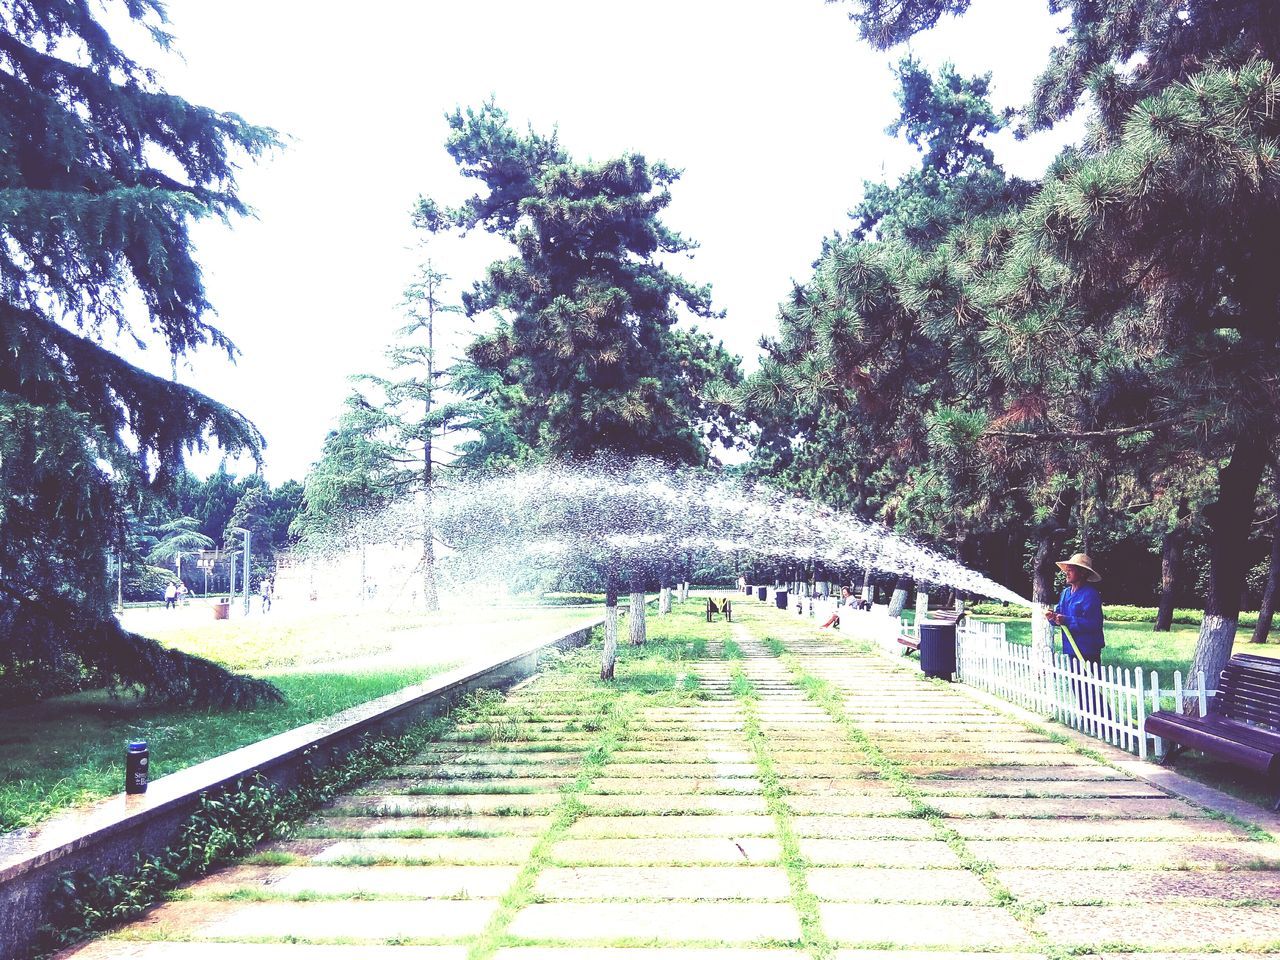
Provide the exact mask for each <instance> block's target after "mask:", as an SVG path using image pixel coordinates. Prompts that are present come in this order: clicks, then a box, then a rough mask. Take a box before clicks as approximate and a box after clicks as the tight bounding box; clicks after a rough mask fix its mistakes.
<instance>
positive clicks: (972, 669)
mask: <svg viewBox="0 0 1280 960" xmlns="http://www.w3.org/2000/svg"><path fill="white" fill-rule="evenodd" d="M994 626H999V627H1003V626H1004V625H1003V624H980V622H970V623H968V624H965V625H962V626H961V627H960V629H959V630H957V631H956V674H957V676H958V678H959V679H960V681H961V682H962V683H967V684H969V685H970V686H972V687H977V688H978V689H979V690H985V691H986V692H987V693H991V694H994V695H995V696H997V697H1001V698H1003V699H1005V700H1008V701H1010V702H1012V703H1016V704H1018V705H1019V706H1021V707H1025V708H1026V709H1028V710H1032V711H1034V712H1036V713H1039V714H1041V715H1043V716H1046V717H1052V718H1053V719H1055V720H1057V721H1059V722H1060V723H1064V724H1066V725H1067V726H1069V727H1072V728H1074V729H1076V730H1079V731H1081V732H1083V733H1086V734H1088V735H1090V736H1093V737H1097V738H1098V739H1100V740H1104V741H1106V742H1107V743H1110V744H1112V745H1113V746H1117V747H1120V748H1121V749H1123V750H1128V751H1129V752H1131V753H1136V754H1137V755H1138V756H1139V757H1141V758H1142V759H1144V760H1145V759H1146V757H1147V754H1148V744H1147V741H1148V739H1151V740H1154V748H1155V753H1156V755H1157V756H1158V755H1160V754H1162V753H1163V752H1164V745H1163V743H1162V742H1161V741H1160V739H1159V738H1158V737H1154V738H1149V737H1147V736H1146V734H1145V730H1146V718H1147V715H1148V714H1149V713H1151V712H1154V711H1155V710H1159V709H1160V708H1161V706H1162V701H1163V699H1164V698H1165V697H1169V696H1171V697H1172V698H1173V704H1172V706H1173V707H1174V708H1176V709H1182V708H1183V707H1184V706H1185V705H1186V704H1187V703H1188V702H1190V701H1191V700H1194V701H1195V702H1196V703H1197V704H1198V706H1199V711H1200V715H1201V716H1204V715H1205V713H1206V712H1207V710H1208V698H1209V697H1211V696H1213V695H1214V693H1215V691H1213V690H1207V689H1206V688H1205V682H1204V673H1203V672H1200V673H1199V674H1198V676H1197V680H1198V684H1197V686H1195V687H1192V688H1186V687H1184V686H1183V682H1182V673H1181V671H1177V672H1175V673H1174V675H1173V685H1172V689H1169V688H1162V685H1161V683H1160V677H1159V675H1158V674H1157V673H1156V671H1154V670H1151V671H1145V670H1144V669H1130V668H1127V667H1126V668H1124V669H1119V668H1117V667H1115V666H1113V665H1110V664H1106V665H1102V666H1099V665H1098V664H1093V663H1081V662H1080V661H1078V660H1074V659H1071V658H1068V657H1066V656H1064V655H1063V654H1061V653H1057V652H1055V653H1052V654H1051V655H1050V656H1049V657H1048V658H1047V659H1040V658H1037V657H1036V656H1034V655H1033V652H1032V648H1031V647H1028V646H1023V645H1021V644H1016V643H1010V642H1008V641H1007V640H1005V639H1004V637H1003V631H1001V633H1000V634H997V633H996V632H995V631H992V630H990V629H989V628H990V627H994ZM1056 632H1057V631H1055V633H1056Z"/></svg>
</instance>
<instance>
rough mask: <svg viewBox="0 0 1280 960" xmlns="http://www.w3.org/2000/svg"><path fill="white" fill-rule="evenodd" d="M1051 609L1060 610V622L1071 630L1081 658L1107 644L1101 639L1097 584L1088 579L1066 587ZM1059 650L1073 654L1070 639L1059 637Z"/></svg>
mask: <svg viewBox="0 0 1280 960" xmlns="http://www.w3.org/2000/svg"><path fill="white" fill-rule="evenodd" d="M1054 610H1055V611H1056V612H1058V613H1060V614H1062V619H1063V623H1064V624H1065V625H1066V627H1067V629H1068V630H1070V631H1071V636H1073V637H1074V638H1075V641H1076V646H1077V647H1079V648H1080V653H1081V654H1083V655H1084V656H1085V658H1093V657H1097V656H1099V655H1100V654H1101V653H1102V648H1103V647H1105V646H1106V645H1107V644H1106V641H1105V640H1103V639H1102V594H1100V593H1099V592H1098V588H1097V587H1095V586H1094V585H1093V584H1092V583H1082V584H1080V586H1078V587H1076V588H1075V589H1074V590H1073V589H1072V588H1071V587H1067V589H1065V590H1063V591H1062V598H1061V599H1060V600H1059V601H1058V605H1057V606H1056V607H1055V608H1054ZM1062 652H1063V653H1065V654H1066V655H1067V656H1069V657H1074V656H1075V651H1074V650H1072V649H1071V641H1069V640H1068V639H1067V638H1066V637H1065V636H1064V637H1063V638H1062Z"/></svg>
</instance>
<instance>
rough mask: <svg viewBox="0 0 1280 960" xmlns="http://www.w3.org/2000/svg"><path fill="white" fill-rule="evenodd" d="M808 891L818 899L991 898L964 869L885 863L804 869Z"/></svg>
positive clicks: (976, 900) (917, 900)
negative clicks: (884, 865)
mask: <svg viewBox="0 0 1280 960" xmlns="http://www.w3.org/2000/svg"><path fill="white" fill-rule="evenodd" d="M806 880H807V882H808V885H809V891H810V892H811V893H812V894H813V895H814V896H816V897H818V898H819V899H820V900H850V901H861V902H867V901H872V900H875V901H880V902H884V901H893V900H901V901H907V902H911V903H930V902H937V901H949V900H968V901H972V902H973V903H978V904H983V903H988V902H989V901H990V900H991V897H990V895H989V894H988V893H987V889H986V887H984V886H983V885H982V881H981V880H979V879H978V878H977V877H976V876H974V875H973V874H972V873H970V872H969V871H968V870H935V869H919V870H917V869H911V868H906V867H903V868H885V867H815V868H813V869H811V870H809V871H808V873H807V876H806Z"/></svg>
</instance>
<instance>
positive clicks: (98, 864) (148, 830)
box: [0, 618, 604, 960]
mask: <svg viewBox="0 0 1280 960" xmlns="http://www.w3.org/2000/svg"><path fill="white" fill-rule="evenodd" d="M603 622H604V621H603V618H600V619H598V620H592V621H589V622H587V623H586V624H584V626H582V627H580V628H578V629H576V630H573V631H572V632H570V633H566V634H564V635H563V636H560V637H557V638H556V639H554V640H551V641H542V642H539V643H537V644H534V645H531V646H530V647H528V648H526V649H525V650H523V651H521V652H519V653H517V654H515V655H514V656H511V657H508V658H507V659H505V660H502V661H499V662H497V663H492V664H487V665H485V666H481V667H476V666H466V667H461V668H459V669H456V670H451V671H448V672H447V673H444V674H441V675H440V676H438V677H433V678H432V679H430V680H428V681H427V682H426V683H422V684H418V685H416V686H412V687H406V688H405V689H404V690H400V691H398V692H396V693H392V694H388V695H387V696H385V697H380V698H379V699H377V700H372V701H370V702H368V703H364V704H361V705H359V706H356V707H352V708H351V709H349V710H345V711H343V712H342V713H339V714H335V715H334V716H332V717H327V718H325V719H324V720H318V721H316V722H315V723H310V724H307V725H306V726H304V727H298V728H297V729H295V730H289V731H287V732H285V733H281V734H277V735H276V736H274V737H269V738H268V739H266V740H261V741H259V742H257V743H253V744H250V745H248V746H246V747H241V748H240V749H238V750H234V751H232V752H231V753H228V754H225V755H223V756H221V757H215V758H213V759H212V760H206V761H205V762H204V763H200V764H196V765H195V766H193V767H188V768H186V769H185V770H179V771H178V772H177V773H173V774H170V775H169V776H167V777H161V778H160V779H158V780H156V781H154V782H152V783H151V784H150V785H149V787H148V789H147V792H146V793H144V794H134V795H125V794H123V793H121V794H119V795H117V796H116V797H114V798H112V799H110V800H104V801H102V802H101V803H99V804H96V805H94V806H92V807H88V808H85V809H82V810H75V811H71V812H69V813H66V814H63V815H61V816H59V817H56V818H55V819H53V820H50V821H48V822H46V823H43V824H40V825H39V826H37V827H32V828H29V829H25V830H17V831H15V832H13V833H8V834H4V835H2V836H0V960H22V958H24V957H27V956H29V955H30V954H31V952H32V950H33V949H34V947H35V941H36V935H37V932H38V931H39V929H40V928H41V927H42V926H44V925H46V924H48V923H49V922H50V920H51V909H52V903H53V897H54V894H55V893H56V892H57V890H58V886H59V882H58V881H59V877H60V876H61V875H62V874H64V873H67V872H76V871H81V870H89V871H91V872H93V873H94V874H96V875H98V876H103V875H109V874H113V873H120V872H122V871H125V870H127V869H129V868H130V867H131V866H132V864H133V861H134V856H135V855H136V854H138V853H142V854H154V853H159V852H160V851H162V850H163V849H165V848H166V847H169V846H172V845H173V844H174V843H175V842H176V841H177V840H178V838H179V837H180V835H181V831H182V828H183V826H184V825H185V823H186V822H187V820H188V819H189V818H190V817H191V815H192V814H193V813H194V812H195V811H196V809H197V808H198V806H199V802H200V797H201V795H202V794H207V793H217V792H219V791H221V790H225V789H226V788H228V787H229V786H231V785H232V784H234V783H235V782H236V781H237V780H240V779H242V778H245V777H250V776H253V775H255V774H257V775H260V776H262V777H263V778H264V779H266V780H268V781H270V782H272V783H275V784H279V785H281V786H283V787H286V788H287V787H291V786H293V785H294V784H296V783H297V782H298V780H299V779H300V776H301V772H302V770H303V769H304V764H306V765H310V766H311V767H313V768H316V767H319V768H323V767H325V766H328V765H330V764H331V763H333V762H334V761H335V760H340V759H342V758H344V757H345V756H346V755H347V754H348V753H349V752H350V751H351V750H353V749H355V748H356V747H357V746H358V744H359V742H360V740H361V739H362V738H364V737H366V736H369V735H371V734H372V735H395V734H397V733H401V732H403V731H404V730H406V729H407V728H408V727H410V726H411V725H412V724H414V723H416V722H417V721H420V720H424V719H428V718H430V717H434V716H439V715H441V714H444V713H447V712H448V711H449V710H450V709H451V708H452V707H453V706H454V704H456V703H457V701H458V700H459V699H461V698H462V697H463V696H465V695H466V694H468V693H470V692H472V691H475V690H479V689H482V688H488V689H495V688H496V689H507V688H509V687H511V686H513V685H514V684H516V683H518V682H519V681H521V680H523V679H525V678H526V677H529V676H531V675H532V674H533V673H535V672H537V670H538V667H539V664H540V663H541V662H542V661H543V660H544V659H545V657H546V656H547V654H549V653H552V652H554V651H561V650H569V649H572V648H574V647H578V646H582V645H583V644H585V643H586V642H587V640H588V639H589V637H590V635H591V631H592V629H594V628H595V627H597V626H599V625H600V624H601V623H603ZM304 754H305V759H304Z"/></svg>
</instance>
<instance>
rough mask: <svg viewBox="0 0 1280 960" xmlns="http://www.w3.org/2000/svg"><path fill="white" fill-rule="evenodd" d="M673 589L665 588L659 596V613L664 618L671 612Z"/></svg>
mask: <svg viewBox="0 0 1280 960" xmlns="http://www.w3.org/2000/svg"><path fill="white" fill-rule="evenodd" d="M671 589H672V588H671V587H663V588H662V590H661V592H660V593H659V596H658V612H659V613H661V614H663V615H664V616H665V615H666V614H668V613H670V612H671Z"/></svg>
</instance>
